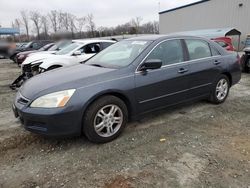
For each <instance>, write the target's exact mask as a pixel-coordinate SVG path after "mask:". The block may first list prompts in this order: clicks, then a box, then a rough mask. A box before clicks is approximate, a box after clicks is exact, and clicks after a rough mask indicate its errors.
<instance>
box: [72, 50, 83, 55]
mask: <svg viewBox="0 0 250 188" xmlns="http://www.w3.org/2000/svg"><path fill="white" fill-rule="evenodd" d="M78 55H81V51H80V50H76V51H75V52H74V53H73V56H78Z"/></svg>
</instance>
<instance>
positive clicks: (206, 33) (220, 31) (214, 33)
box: [174, 28, 241, 39]
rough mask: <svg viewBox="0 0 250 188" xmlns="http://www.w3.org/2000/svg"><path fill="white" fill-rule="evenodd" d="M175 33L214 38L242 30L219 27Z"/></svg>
mask: <svg viewBox="0 0 250 188" xmlns="http://www.w3.org/2000/svg"><path fill="white" fill-rule="evenodd" d="M174 34H178V35H192V36H201V37H206V38H209V39H212V38H218V37H225V36H233V35H241V32H240V31H239V30H237V29H235V28H217V29H202V30H194V31H183V32H178V33H174Z"/></svg>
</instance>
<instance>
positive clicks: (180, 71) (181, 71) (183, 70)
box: [178, 68, 188, 74]
mask: <svg viewBox="0 0 250 188" xmlns="http://www.w3.org/2000/svg"><path fill="white" fill-rule="evenodd" d="M185 72H188V69H184V68H180V69H179V71H178V73H180V74H183V73H185Z"/></svg>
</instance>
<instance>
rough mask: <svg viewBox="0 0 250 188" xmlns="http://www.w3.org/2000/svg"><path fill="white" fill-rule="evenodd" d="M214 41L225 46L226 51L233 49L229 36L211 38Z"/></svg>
mask: <svg viewBox="0 0 250 188" xmlns="http://www.w3.org/2000/svg"><path fill="white" fill-rule="evenodd" d="M212 40H213V41H214V42H216V43H218V44H219V45H220V46H221V47H223V48H225V49H226V50H227V51H235V50H236V49H235V48H234V46H233V43H232V39H231V38H230V37H219V38H214V39H212Z"/></svg>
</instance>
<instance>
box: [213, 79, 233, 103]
mask: <svg viewBox="0 0 250 188" xmlns="http://www.w3.org/2000/svg"><path fill="white" fill-rule="evenodd" d="M229 90H230V82H229V79H228V77H227V76H226V75H221V76H220V77H219V78H218V79H217V81H216V82H215V84H214V86H213V90H212V93H211V95H210V101H211V102H212V103H214V104H220V103H223V102H224V101H225V100H226V98H227V96H228V94H229Z"/></svg>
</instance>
